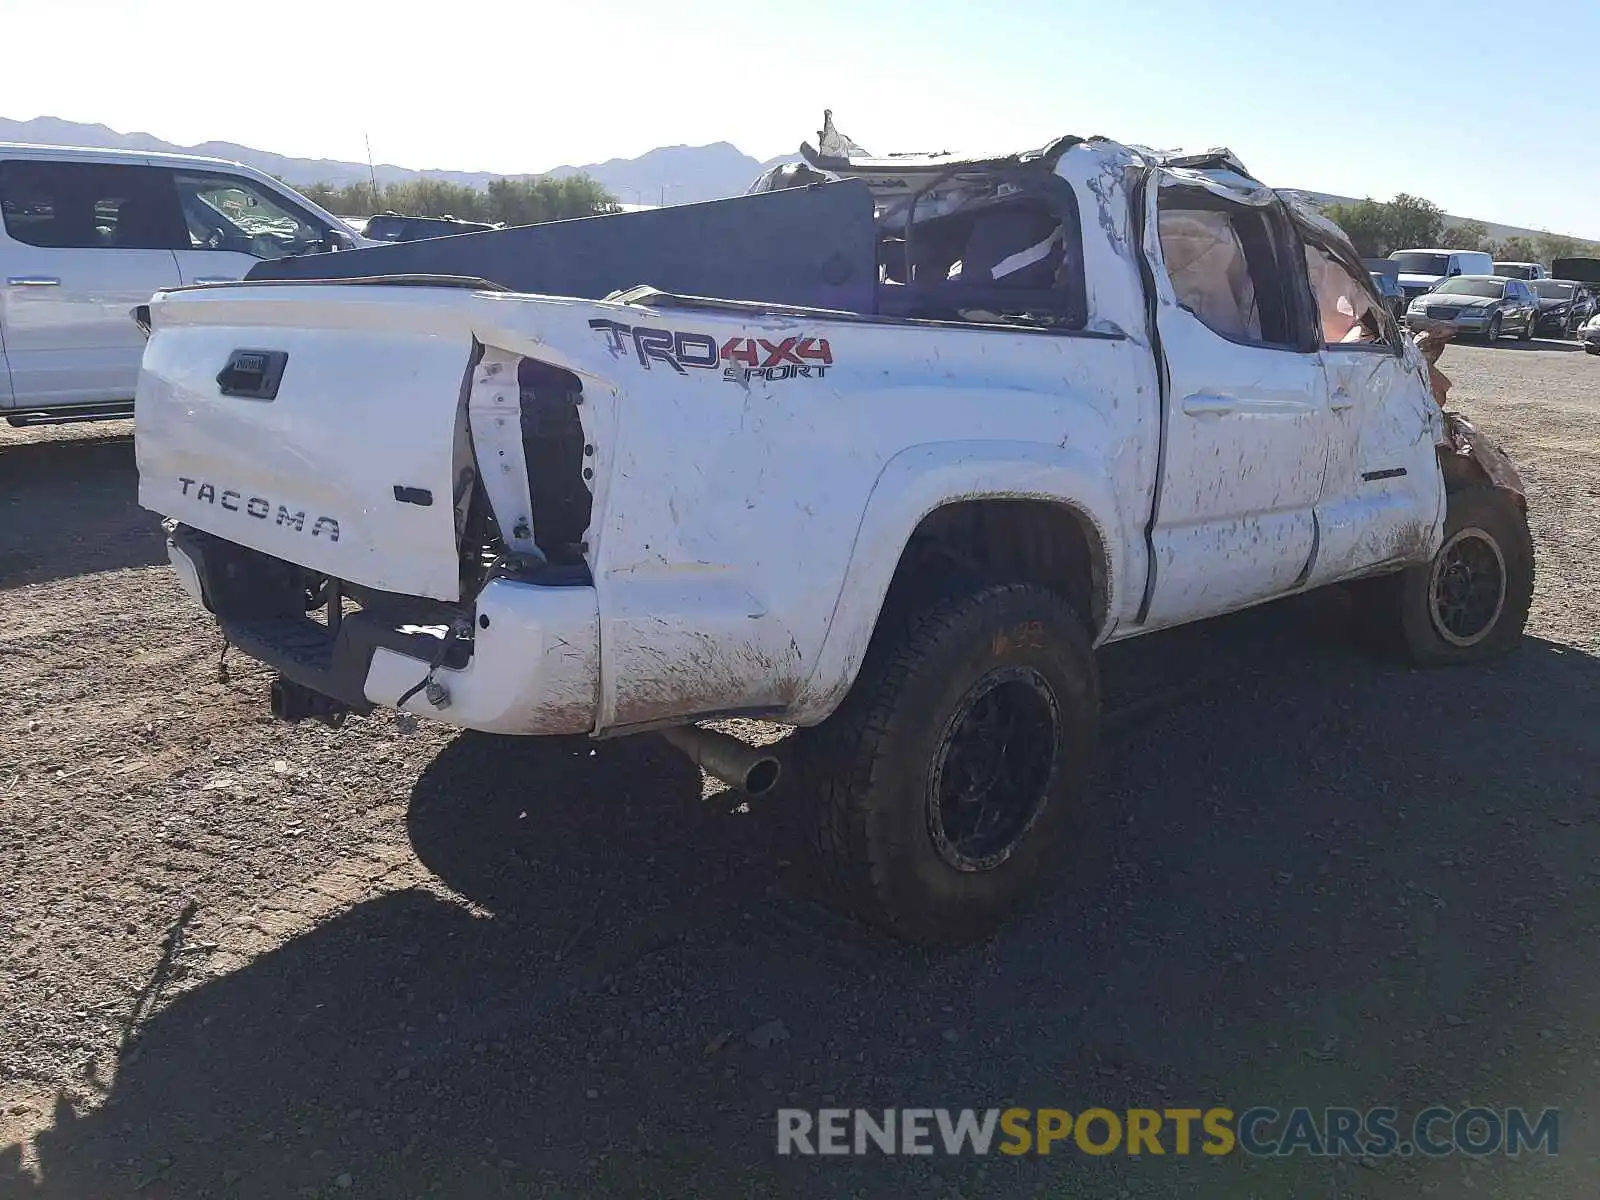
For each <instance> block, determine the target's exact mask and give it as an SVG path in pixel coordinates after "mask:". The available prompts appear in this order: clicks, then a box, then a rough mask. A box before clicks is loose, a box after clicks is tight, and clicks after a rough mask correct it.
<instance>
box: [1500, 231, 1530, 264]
mask: <svg viewBox="0 0 1600 1200" xmlns="http://www.w3.org/2000/svg"><path fill="white" fill-rule="evenodd" d="M1495 258H1497V259H1498V260H1499V261H1501V262H1538V261H1539V248H1538V247H1537V246H1535V245H1534V244H1533V239H1532V238H1525V237H1522V236H1520V235H1519V236H1517V237H1508V238H1507V239H1506V240H1505V241H1503V242H1501V243H1500V245H1499V247H1498V248H1497V250H1496V252H1495Z"/></svg>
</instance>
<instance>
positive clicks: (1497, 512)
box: [1360, 484, 1534, 667]
mask: <svg viewBox="0 0 1600 1200" xmlns="http://www.w3.org/2000/svg"><path fill="white" fill-rule="evenodd" d="M1533 577H1534V561H1533V538H1532V535H1531V534H1530V533H1529V532H1528V518H1527V515H1526V514H1525V513H1524V512H1523V511H1522V508H1521V506H1520V505H1519V504H1518V503H1517V501H1516V498H1515V497H1514V496H1513V495H1512V494H1511V493H1510V492H1507V491H1504V490H1502V489H1500V488H1496V487H1493V486H1491V485H1489V484H1474V485H1472V486H1470V487H1464V488H1461V489H1460V490H1459V491H1454V492H1451V493H1450V497H1449V508H1448V510H1447V511H1446V513H1445V523H1444V543H1443V545H1441V546H1440V547H1439V550H1438V552H1437V553H1436V554H1435V555H1434V556H1433V558H1432V559H1431V560H1430V561H1429V562H1427V563H1423V564H1419V565H1417V566H1412V567H1407V568H1406V569H1405V570H1403V571H1401V572H1399V573H1397V574H1394V575H1386V576H1384V577H1382V578H1380V579H1375V580H1372V581H1371V582H1370V584H1369V585H1368V586H1367V589H1366V590H1365V591H1364V592H1363V593H1362V594H1361V597H1360V603H1361V606H1362V607H1361V616H1362V618H1363V622H1364V624H1365V625H1366V627H1367V630H1368V632H1369V633H1370V634H1372V635H1373V636H1374V640H1376V641H1377V642H1378V644H1379V645H1380V646H1381V647H1382V648H1383V649H1385V650H1389V651H1391V652H1393V653H1395V654H1397V655H1399V656H1400V657H1403V658H1406V659H1409V660H1410V661H1411V662H1413V663H1415V664H1416V665H1417V666H1421V667H1437V666H1450V665H1454V664H1457V663H1473V662H1482V661H1484V660H1486V659H1491V658H1498V657H1499V656H1500V655H1502V654H1505V653H1507V652H1509V651H1510V650H1512V649H1513V648H1514V647H1515V646H1516V645H1517V643H1518V641H1520V640H1521V638H1522V631H1523V628H1524V627H1525V626H1526V625H1527V623H1528V609H1529V607H1530V606H1531V605H1532V603H1533Z"/></svg>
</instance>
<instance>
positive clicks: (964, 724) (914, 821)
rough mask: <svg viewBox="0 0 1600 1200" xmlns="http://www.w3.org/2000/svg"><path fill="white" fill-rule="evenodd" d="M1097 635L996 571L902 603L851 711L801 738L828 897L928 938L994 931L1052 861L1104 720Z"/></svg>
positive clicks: (925, 941) (880, 636) (876, 641)
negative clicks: (985, 579)
mask: <svg viewBox="0 0 1600 1200" xmlns="http://www.w3.org/2000/svg"><path fill="white" fill-rule="evenodd" d="M1099 703H1100V702H1099V681H1098V677H1097V675H1096V671H1095V662H1094V655H1093V652H1092V650H1091V648H1090V641H1089V634H1088V631H1087V630H1086V629H1085V627H1084V625H1083V623H1082V622H1081V621H1080V620H1079V618H1078V616H1077V614H1076V613H1074V612H1073V611H1072V609H1071V608H1070V607H1069V606H1068V605H1067V603H1066V602H1065V601H1064V600H1063V599H1061V597H1059V596H1057V595H1056V594H1054V593H1053V592H1050V591H1048V590H1046V589H1044V588H1040V587H1036V586H1033V585H1030V584H993V585H988V586H982V587H978V588H976V589H975V590H972V591H970V592H967V593H966V594H961V595H957V596H954V597H951V598H948V599H944V600H938V601H932V602H929V603H925V604H923V605H906V606H903V608H902V611H901V613H900V615H899V616H891V615H889V614H888V613H887V612H886V614H885V616H884V617H883V618H882V619H881V621H880V627H879V630H878V632H877V633H876V634H875V635H874V638H873V642H872V645H871V647H870V649H869V650H868V652H867V658H866V661H865V662H864V663H863V665H862V668H861V673H860V675H859V676H858V677H857V679H856V682H855V685H854V687H853V688H852V689H851V691H850V694H849V695H848V696H847V697H846V698H845V700H844V702H843V703H842V704H841V705H840V707H839V709H838V710H837V711H836V712H835V713H834V714H833V715H832V716H830V717H829V718H828V719H827V720H826V721H824V722H823V723H822V724H821V725H819V726H817V727H816V728H814V729H809V730H801V731H800V732H799V733H798V734H797V735H796V737H795V739H794V741H795V743H796V745H795V750H794V754H795V757H796V764H795V765H796V776H797V779H798V781H799V784H798V785H799V786H800V787H801V788H803V789H804V790H805V792H806V793H807V795H806V796H805V799H806V801H807V802H809V803H812V804H814V805H815V806H816V816H817V822H816V830H817V851H818V858H819V861H820V866H821V869H822V873H823V875H824V877H825V879H826V881H827V885H828V889H829V895H828V897H827V899H828V900H829V901H831V902H833V903H835V904H836V905H838V906H839V907H841V908H843V909H845V910H846V911H847V912H848V913H849V914H850V915H853V916H855V917H857V918H860V919H862V920H864V921H866V922H867V923H869V924H872V925H876V926H878V927H879V928H882V929H884V930H885V931H887V932H888V933H890V934H892V935H893V936H895V937H898V938H900V939H902V940H905V941H908V942H912V943H915V944H919V945H957V944H961V943H964V942H969V941H972V940H974V939H976V938H979V937H981V936H983V935H984V934H986V933H988V932H989V931H990V930H991V929H992V928H993V927H994V926H995V925H997V924H998V923H999V922H1000V921H1001V919H1002V918H1003V917H1004V916H1005V915H1006V914H1007V913H1008V912H1009V911H1010V910H1011V909H1012V908H1013V907H1015V906H1016V905H1017V904H1018V903H1019V902H1020V901H1021V900H1022V899H1023V897H1024V896H1025V895H1026V894H1027V893H1028V892H1030V891H1031V890H1032V888H1033V887H1034V885H1035V884H1037V883H1038V881H1039V880H1040V878H1041V877H1043V876H1045V875H1047V874H1049V873H1050V867H1051V865H1052V864H1054V863H1056V862H1057V861H1058V859H1059V857H1060V853H1061V851H1062V850H1063V843H1064V842H1065V840H1066V838H1065V834H1066V833H1067V831H1068V830H1069V828H1071V826H1072V825H1073V824H1074V820H1073V818H1074V815H1075V813H1074V810H1075V809H1076V808H1077V806H1078V800H1079V798H1080V797H1081V795H1082V794H1083V788H1084V782H1085V778H1086V776H1087V773H1088V765H1089V761H1090V757H1091V754H1092V752H1093V748H1094V744H1095V740H1096V732H1097V726H1098V721H1099Z"/></svg>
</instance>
